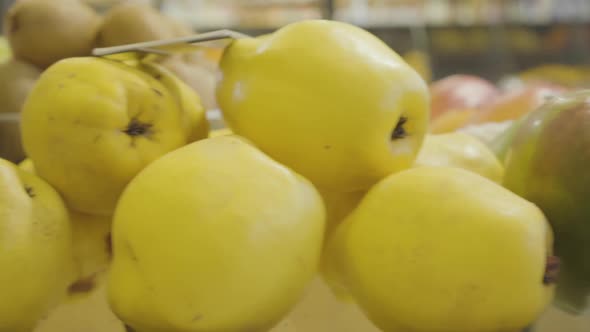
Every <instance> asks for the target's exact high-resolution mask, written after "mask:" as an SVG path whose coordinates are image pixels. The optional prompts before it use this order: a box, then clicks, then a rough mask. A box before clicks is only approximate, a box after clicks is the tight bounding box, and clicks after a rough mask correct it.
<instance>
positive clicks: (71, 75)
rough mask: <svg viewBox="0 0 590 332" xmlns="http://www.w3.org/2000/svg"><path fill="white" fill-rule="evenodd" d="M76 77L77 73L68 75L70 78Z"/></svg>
mask: <svg viewBox="0 0 590 332" xmlns="http://www.w3.org/2000/svg"><path fill="white" fill-rule="evenodd" d="M74 77H76V74H75V73H70V74H68V78H74Z"/></svg>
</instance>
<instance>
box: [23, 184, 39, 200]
mask: <svg viewBox="0 0 590 332" xmlns="http://www.w3.org/2000/svg"><path fill="white" fill-rule="evenodd" d="M25 191H26V192H27V195H29V197H31V198H35V196H37V194H35V190H33V187H29V186H26V187H25Z"/></svg>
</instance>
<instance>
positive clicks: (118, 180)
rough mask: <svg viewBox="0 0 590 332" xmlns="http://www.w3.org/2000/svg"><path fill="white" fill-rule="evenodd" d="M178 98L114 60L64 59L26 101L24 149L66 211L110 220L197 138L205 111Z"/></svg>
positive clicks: (154, 80)
mask: <svg viewBox="0 0 590 332" xmlns="http://www.w3.org/2000/svg"><path fill="white" fill-rule="evenodd" d="M177 96H178V95H177V93H176V92H172V91H170V89H168V88H167V86H166V85H164V84H163V83H162V82H160V81H158V80H157V79H156V78H155V77H153V76H151V75H148V74H147V73H144V72H142V71H140V70H138V69H135V68H133V67H130V66H127V65H124V64H121V63H118V62H116V61H110V60H104V59H99V58H70V59H66V60H62V61H60V62H58V63H56V64H55V65H53V66H51V67H50V68H49V69H47V70H46V71H45V72H44V73H43V75H42V76H41V78H40V79H39V81H38V83H37V85H36V86H35V88H34V89H33V91H32V92H31V94H30V96H29V98H28V100H27V102H26V103H25V106H24V109H23V114H22V137H23V143H24V147H25V150H26V152H27V155H28V156H29V157H30V158H31V160H33V162H34V164H35V168H36V171H37V172H38V174H39V175H40V176H41V177H42V178H44V179H46V180H47V181H48V182H49V183H50V184H52V185H53V186H54V187H55V188H56V189H57V190H58V191H59V192H60V193H61V194H62V195H63V197H64V199H65V200H66V203H67V205H68V207H70V208H71V209H73V210H76V211H80V212H85V213H90V214H98V215H105V216H108V215H111V214H112V213H113V211H114V208H115V204H116V202H117V199H118V197H119V195H120V193H121V192H122V190H123V188H124V187H125V186H126V185H127V183H128V182H129V181H130V180H131V178H133V177H134V176H135V175H136V174H137V173H138V172H139V171H140V170H141V169H143V167H144V166H146V165H147V164H149V163H150V162H151V161H153V160H154V159H156V158H158V157H159V156H161V155H163V154H165V153H167V152H169V151H172V150H174V149H176V148H179V147H181V146H183V145H185V144H186V143H187V142H189V141H191V140H193V139H195V138H196V136H198V135H196V136H195V134H194V131H192V130H189V129H190V128H201V127H202V126H201V125H200V124H199V123H200V121H203V122H204V121H206V119H205V118H204V112H202V113H201V114H200V115H198V114H193V113H192V112H195V111H196V110H197V109H196V108H186V107H184V108H182V107H179V105H182V104H181V100H178V99H177ZM187 121H188V122H190V123H188V124H187ZM134 124H140V125H141V128H137V126H136V127H135V128H133V125H134ZM201 135H202V137H205V135H206V133H205V131H203V132H202V133H201Z"/></svg>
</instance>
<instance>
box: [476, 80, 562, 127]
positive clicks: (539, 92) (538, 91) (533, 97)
mask: <svg viewBox="0 0 590 332" xmlns="http://www.w3.org/2000/svg"><path fill="white" fill-rule="evenodd" d="M565 91H567V89H566V88H564V87H562V86H559V85H555V84H549V83H532V84H530V85H525V86H524V87H522V88H518V89H515V90H512V91H507V92H505V93H504V94H503V95H502V96H500V97H499V98H496V99H495V100H493V101H492V102H491V103H490V104H488V105H485V106H484V107H483V108H482V109H481V111H479V112H477V113H476V115H475V116H474V118H473V119H472V122H473V123H485V122H503V121H507V120H515V119H518V118H520V117H521V116H523V115H525V114H527V113H529V112H531V111H533V110H534V109H536V108H537V107H539V106H541V105H542V104H543V103H544V102H545V101H547V99H548V98H550V97H552V96H557V95H559V94H561V93H563V92H565Z"/></svg>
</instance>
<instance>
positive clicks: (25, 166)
mask: <svg viewBox="0 0 590 332" xmlns="http://www.w3.org/2000/svg"><path fill="white" fill-rule="evenodd" d="M18 167H19V168H20V169H22V170H23V171H27V172H29V173H31V174H35V165H33V161H32V160H31V159H29V158H27V159H25V160H23V161H21V162H20V163H19V164H18Z"/></svg>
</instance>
